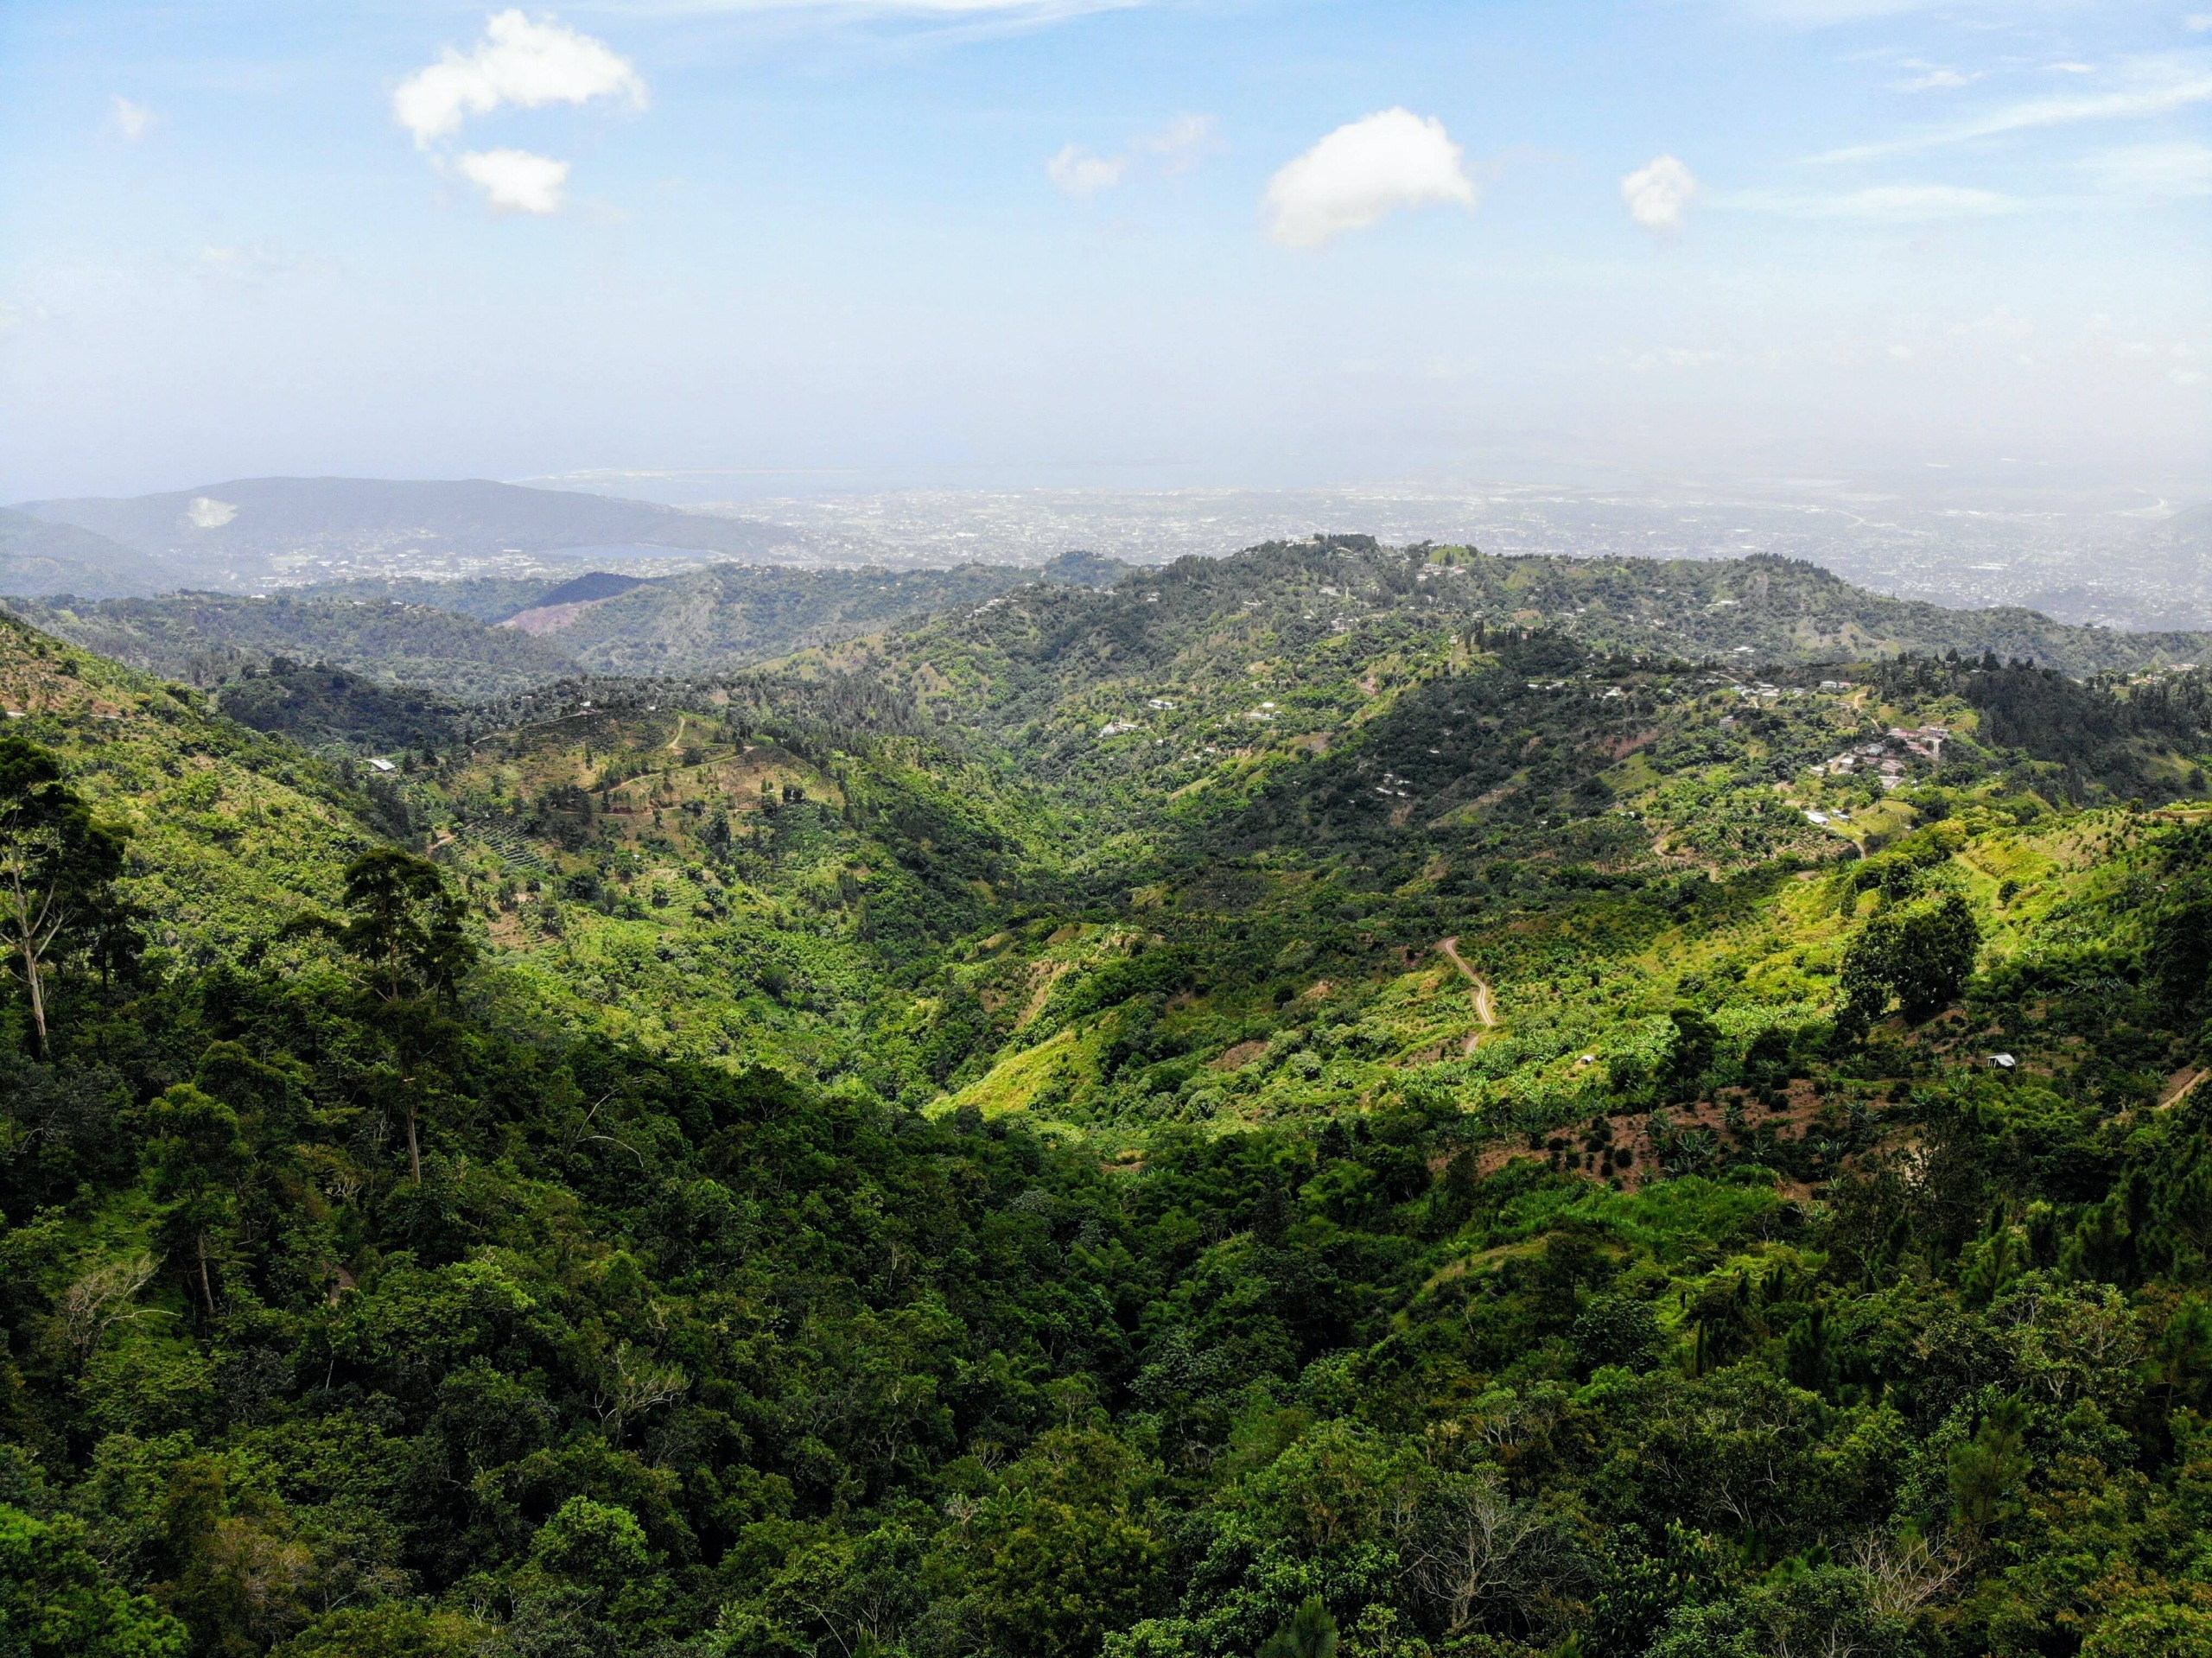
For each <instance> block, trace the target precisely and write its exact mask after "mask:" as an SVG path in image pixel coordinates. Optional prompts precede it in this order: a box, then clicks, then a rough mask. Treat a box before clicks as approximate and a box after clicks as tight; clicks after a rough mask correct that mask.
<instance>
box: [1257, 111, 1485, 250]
mask: <svg viewBox="0 0 2212 1658" xmlns="http://www.w3.org/2000/svg"><path fill="white" fill-rule="evenodd" d="M1464 155H1465V152H1464V151H1463V150H1461V149H1460V148H1459V145H1457V144H1455V143H1452V139H1451V137H1450V136H1449V135H1448V134H1447V133H1446V131H1445V130H1444V124H1443V123H1442V122H1441V121H1438V120H1434V119H1426V120H1425V119H1423V118H1421V117H1420V116H1418V115H1415V114H1414V113H1413V111H1410V110H1404V109H1391V110H1384V111H1381V112H1380V113H1379V114H1375V115H1370V116H1366V117H1364V118H1362V119H1360V120H1357V121H1354V122H1352V123H1351V124H1349V125H1346V126H1341V127H1338V129H1337V130H1335V131H1334V132H1332V133H1331V134H1329V135H1328V137H1325V138H1324V139H1322V140H1321V142H1320V143H1318V144H1315V145H1314V146H1313V149H1309V150H1307V151H1306V153H1305V154H1304V155H1303V156H1300V157H1299V158H1298V159H1297V160H1296V161H1294V162H1291V163H1290V164H1289V165H1288V166H1287V167H1285V168H1283V169H1282V170H1281V172H1279V173H1277V174H1276V175H1274V178H1273V179H1272V180H1271V181H1269V182H1268V194H1267V197H1266V206H1267V209H1268V213H1269V215H1270V217H1271V219H1272V223H1271V224H1270V225H1269V226H1268V234H1269V235H1270V236H1272V237H1274V239H1275V240H1276V241H1278V242H1280V243H1281V244H1282V245H1284V246H1285V247H1294V248H1317V247H1319V246H1321V245H1324V244H1325V243H1326V242H1329V241H1331V240H1332V239H1333V238H1336V237H1338V236H1341V235H1343V234H1344V232H1346V231H1356V230H1364V229H1365V228H1366V227H1367V226H1370V225H1372V224H1374V223H1375V222H1376V220H1377V219H1381V218H1382V217H1383V215H1384V214H1386V213H1393V212H1395V211H1396V210H1397V209H1399V208H1401V207H1428V206H1446V205H1449V206H1460V207H1470V208H1471V207H1472V206H1474V205H1475V183H1474V181H1473V180H1472V179H1471V178H1469V177H1468V176H1467V169H1466V168H1465V165H1464V163H1463V159H1462V158H1463V156H1464Z"/></svg>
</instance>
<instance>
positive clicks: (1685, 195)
mask: <svg viewBox="0 0 2212 1658" xmlns="http://www.w3.org/2000/svg"><path fill="white" fill-rule="evenodd" d="M1695 194H1697V180H1696V179H1695V178H1694V177H1693V176H1692V175H1691V173H1690V169H1689V168H1687V167H1685V166H1683V165H1682V163H1681V162H1679V161H1677V160H1675V157H1673V156H1656V157H1654V158H1653V159H1652V160H1651V161H1650V162H1648V163H1647V164H1645V165H1644V166H1643V167H1639V168H1637V169H1636V171H1635V172H1633V173H1631V174H1630V175H1628V176H1627V177H1626V178H1624V179H1623V180H1622V181H1621V200H1623V201H1624V202H1626V203H1627V204H1628V216H1629V217H1630V219H1634V220H1636V222H1637V224H1639V225H1641V226H1643V228H1644V229H1646V230H1649V231H1678V230H1680V229H1681V227H1682V212H1683V210H1684V209H1685V208H1687V207H1688V206H1689V204H1690V198H1691V197H1692V196H1694V195H1695Z"/></svg>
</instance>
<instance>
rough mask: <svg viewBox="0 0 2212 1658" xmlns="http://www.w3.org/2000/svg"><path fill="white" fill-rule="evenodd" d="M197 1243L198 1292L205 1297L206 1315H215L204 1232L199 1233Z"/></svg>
mask: <svg viewBox="0 0 2212 1658" xmlns="http://www.w3.org/2000/svg"><path fill="white" fill-rule="evenodd" d="M199 1243H200V1294H201V1295H202V1296H203V1297H205V1298H206V1299H207V1316H208V1317H209V1318H213V1317H214V1316H215V1285H214V1280H213V1279H211V1278H209V1277H208V1275H207V1234H206V1233H205V1232H202V1233H201V1234H200V1237H199Z"/></svg>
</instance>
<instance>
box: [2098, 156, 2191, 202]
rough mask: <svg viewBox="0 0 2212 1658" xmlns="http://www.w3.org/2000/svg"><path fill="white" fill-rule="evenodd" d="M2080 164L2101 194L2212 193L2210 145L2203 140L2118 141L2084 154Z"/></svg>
mask: <svg viewBox="0 0 2212 1658" xmlns="http://www.w3.org/2000/svg"><path fill="white" fill-rule="evenodd" d="M2080 167H2081V170H2082V173H2083V175H2086V176H2087V177H2088V181H2089V182H2090V184H2091V186H2092V187H2094V188H2095V189H2096V190H2097V191H2099V192H2100V193H2101V194H2105V195H2117V196H2150V197H2154V198H2166V199H2171V198H2173V197H2177V196H2202V195H2212V149H2208V148H2207V147H2206V146H2204V145H2203V144H2198V143H2186V142H2177V143H2167V144H2122V145H2120V146H2117V147H2116V148H2113V149H2102V150H2099V151H2098V152H2097V153H2096V154H2095V155H2094V156H2087V157H2085V158H2084V159H2083V160H2082V162H2081V163H2080Z"/></svg>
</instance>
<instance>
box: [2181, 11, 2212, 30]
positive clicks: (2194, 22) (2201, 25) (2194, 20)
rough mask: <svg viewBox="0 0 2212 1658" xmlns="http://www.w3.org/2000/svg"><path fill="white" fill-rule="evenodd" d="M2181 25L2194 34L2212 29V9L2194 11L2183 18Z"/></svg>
mask: <svg viewBox="0 0 2212 1658" xmlns="http://www.w3.org/2000/svg"><path fill="white" fill-rule="evenodd" d="M2181 26H2182V27H2183V29H2187V30H2188V31H2189V32H2190V34H2192V35H2202V33H2203V32H2204V31H2205V30H2206V29H2212V11H2192V12H2190V14H2189V16H2186V17H2184V18H2183V19H2182V20H2181Z"/></svg>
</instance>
